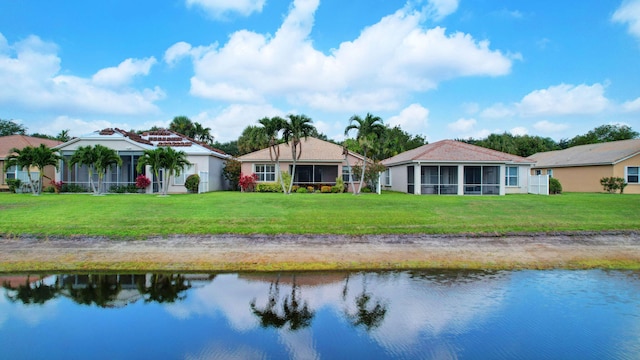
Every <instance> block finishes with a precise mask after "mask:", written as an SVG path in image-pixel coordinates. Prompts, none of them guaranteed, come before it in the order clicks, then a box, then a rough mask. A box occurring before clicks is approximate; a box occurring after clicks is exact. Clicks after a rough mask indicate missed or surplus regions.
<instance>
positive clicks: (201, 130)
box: [193, 122, 213, 145]
mask: <svg viewBox="0 0 640 360" xmlns="http://www.w3.org/2000/svg"><path fill="white" fill-rule="evenodd" d="M193 134H194V135H193V139H195V140H198V141H202V142H203V143H205V144H208V145H211V144H213V135H211V128H208V127H204V126H202V125H201V124H200V123H197V122H196V123H194V124H193Z"/></svg>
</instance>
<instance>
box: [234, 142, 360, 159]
mask: <svg viewBox="0 0 640 360" xmlns="http://www.w3.org/2000/svg"><path fill="white" fill-rule="evenodd" d="M301 143H302V155H301V156H300V160H299V161H327V162H333V161H335V162H342V161H344V155H343V152H342V146H341V145H337V144H334V143H331V142H328V141H324V140H320V139H318V138H314V137H307V138H306V139H305V138H302V139H301ZM278 148H279V149H280V161H292V160H293V157H292V156H291V141H290V142H289V143H287V144H280V145H278ZM349 154H350V155H352V156H355V157H357V158H359V159H362V155H359V154H356V153H354V152H351V151H349ZM238 160H240V161H271V157H270V156H269V148H266V149H262V150H258V151H254V152H252V153H249V154H245V155H242V156H240V157H238Z"/></svg>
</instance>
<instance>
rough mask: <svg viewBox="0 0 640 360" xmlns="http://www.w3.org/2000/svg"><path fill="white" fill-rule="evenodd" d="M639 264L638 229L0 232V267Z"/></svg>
mask: <svg viewBox="0 0 640 360" xmlns="http://www.w3.org/2000/svg"><path fill="white" fill-rule="evenodd" d="M591 267H626V268H640V232H636V231H627V232H571V233H551V234H550V233H544V234H542V233H536V234H507V235H495V236H493V235H486V234H485V235H465V234H463V235H420V234H417V235H361V236H343V235H272V236H271V235H231V234H227V235H174V236H169V237H151V238H148V239H145V240H116V239H108V238H100V237H68V238H52V237H47V238H36V237H28V236H27V237H0V272H12V271H26V270H33V271H83V270H92V271H93V270H104V271H110V270H113V271H123V270H129V271H142V270H166V271H271V270H273V271H276V270H338V269H340V270H342V269H406V268H474V269H478V268H483V269H489V268H494V269H495V268H500V269H524V268H530V269H541V268H591Z"/></svg>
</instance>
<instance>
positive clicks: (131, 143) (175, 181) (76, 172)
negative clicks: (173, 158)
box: [56, 128, 231, 193]
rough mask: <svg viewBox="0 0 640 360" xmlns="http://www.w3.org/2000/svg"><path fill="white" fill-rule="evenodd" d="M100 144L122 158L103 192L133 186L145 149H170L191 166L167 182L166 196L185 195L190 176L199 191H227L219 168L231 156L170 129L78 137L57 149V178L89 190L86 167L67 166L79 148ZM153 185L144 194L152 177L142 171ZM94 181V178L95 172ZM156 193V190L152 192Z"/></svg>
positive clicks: (148, 171) (108, 131) (113, 131)
mask: <svg viewBox="0 0 640 360" xmlns="http://www.w3.org/2000/svg"><path fill="white" fill-rule="evenodd" d="M97 144H100V145H103V146H106V147H108V148H110V149H113V150H115V151H116V152H117V153H118V155H120V158H121V159H122V166H113V168H112V169H110V170H109V171H108V172H107V174H106V175H105V180H104V182H103V186H104V189H102V191H104V192H108V191H109V189H110V188H111V186H122V185H130V184H135V179H136V177H137V176H138V175H140V173H139V172H138V170H137V165H138V159H139V158H140V157H141V156H142V154H143V152H144V150H151V149H154V148H157V147H172V148H173V149H174V150H176V151H183V152H185V153H186V155H187V160H188V161H189V163H190V164H191V165H190V166H189V167H188V168H186V169H183V171H182V172H181V174H180V175H179V176H173V177H171V178H170V179H169V184H168V188H167V189H168V192H169V193H186V192H187V189H186V188H185V186H184V183H185V179H186V178H187V176H189V175H191V174H198V175H199V176H200V188H199V190H198V192H208V191H216V190H226V189H227V188H228V182H227V181H226V180H225V179H224V177H223V174H222V169H223V167H224V164H225V161H226V160H227V159H229V158H230V157H231V156H230V155H227V154H225V153H224V152H223V151H221V150H217V149H215V148H213V147H211V146H209V145H207V144H205V143H202V142H199V141H196V140H194V139H191V138H189V137H187V136H184V135H182V134H179V133H177V132H174V131H171V130H164V129H162V130H158V131H148V132H144V133H142V134H137V133H134V132H130V131H125V130H121V129H117V128H116V129H103V130H100V131H95V132H93V133H91V134H87V135H84V136H80V137H78V138H75V139H73V140H71V141H68V142H66V143H64V144H61V145H59V146H57V147H56V149H57V150H58V151H59V153H60V155H61V156H62V157H63V160H62V161H61V164H60V169H59V171H58V172H57V174H56V179H57V180H59V181H63V182H64V183H66V184H76V185H79V186H82V187H85V188H86V189H87V190H88V189H89V175H88V169H87V167H86V166H79V165H77V164H76V165H75V166H73V167H69V159H70V157H71V156H72V155H73V153H74V152H75V151H76V150H77V149H78V148H79V147H81V146H88V145H91V146H93V145H97ZM142 173H143V174H144V175H146V176H147V177H148V178H149V179H150V180H152V184H151V185H150V186H149V189H147V192H152V191H153V188H152V187H154V186H156V184H155V179H154V174H153V172H152V171H151V169H150V168H149V167H147V169H145V170H144V171H143V172H142ZM93 176H94V179H93V180H94V182H97V175H96V174H95V173H94V174H93ZM155 191H157V189H155Z"/></svg>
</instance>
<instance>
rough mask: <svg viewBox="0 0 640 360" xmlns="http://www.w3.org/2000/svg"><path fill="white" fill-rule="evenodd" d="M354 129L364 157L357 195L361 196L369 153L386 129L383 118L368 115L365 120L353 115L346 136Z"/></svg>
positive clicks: (345, 130) (346, 129)
mask: <svg viewBox="0 0 640 360" xmlns="http://www.w3.org/2000/svg"><path fill="white" fill-rule="evenodd" d="M354 129H355V130H357V131H358V132H357V134H356V139H357V140H358V142H359V143H360V145H361V147H362V155H363V156H364V161H363V163H362V173H361V174H360V186H358V192H357V194H360V190H362V184H363V183H364V173H365V171H366V169H367V152H369V151H370V150H371V149H372V148H373V147H374V144H375V141H376V140H377V139H379V138H380V137H381V135H382V134H384V131H385V127H384V124H383V123H382V118H380V117H379V116H374V115H371V114H370V113H367V115H366V116H365V118H364V119H362V118H361V117H359V116H358V115H353V116H352V117H351V119H349V125H348V126H347V127H346V128H345V129H344V135H345V136H348V135H349V131H351V130H354Z"/></svg>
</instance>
